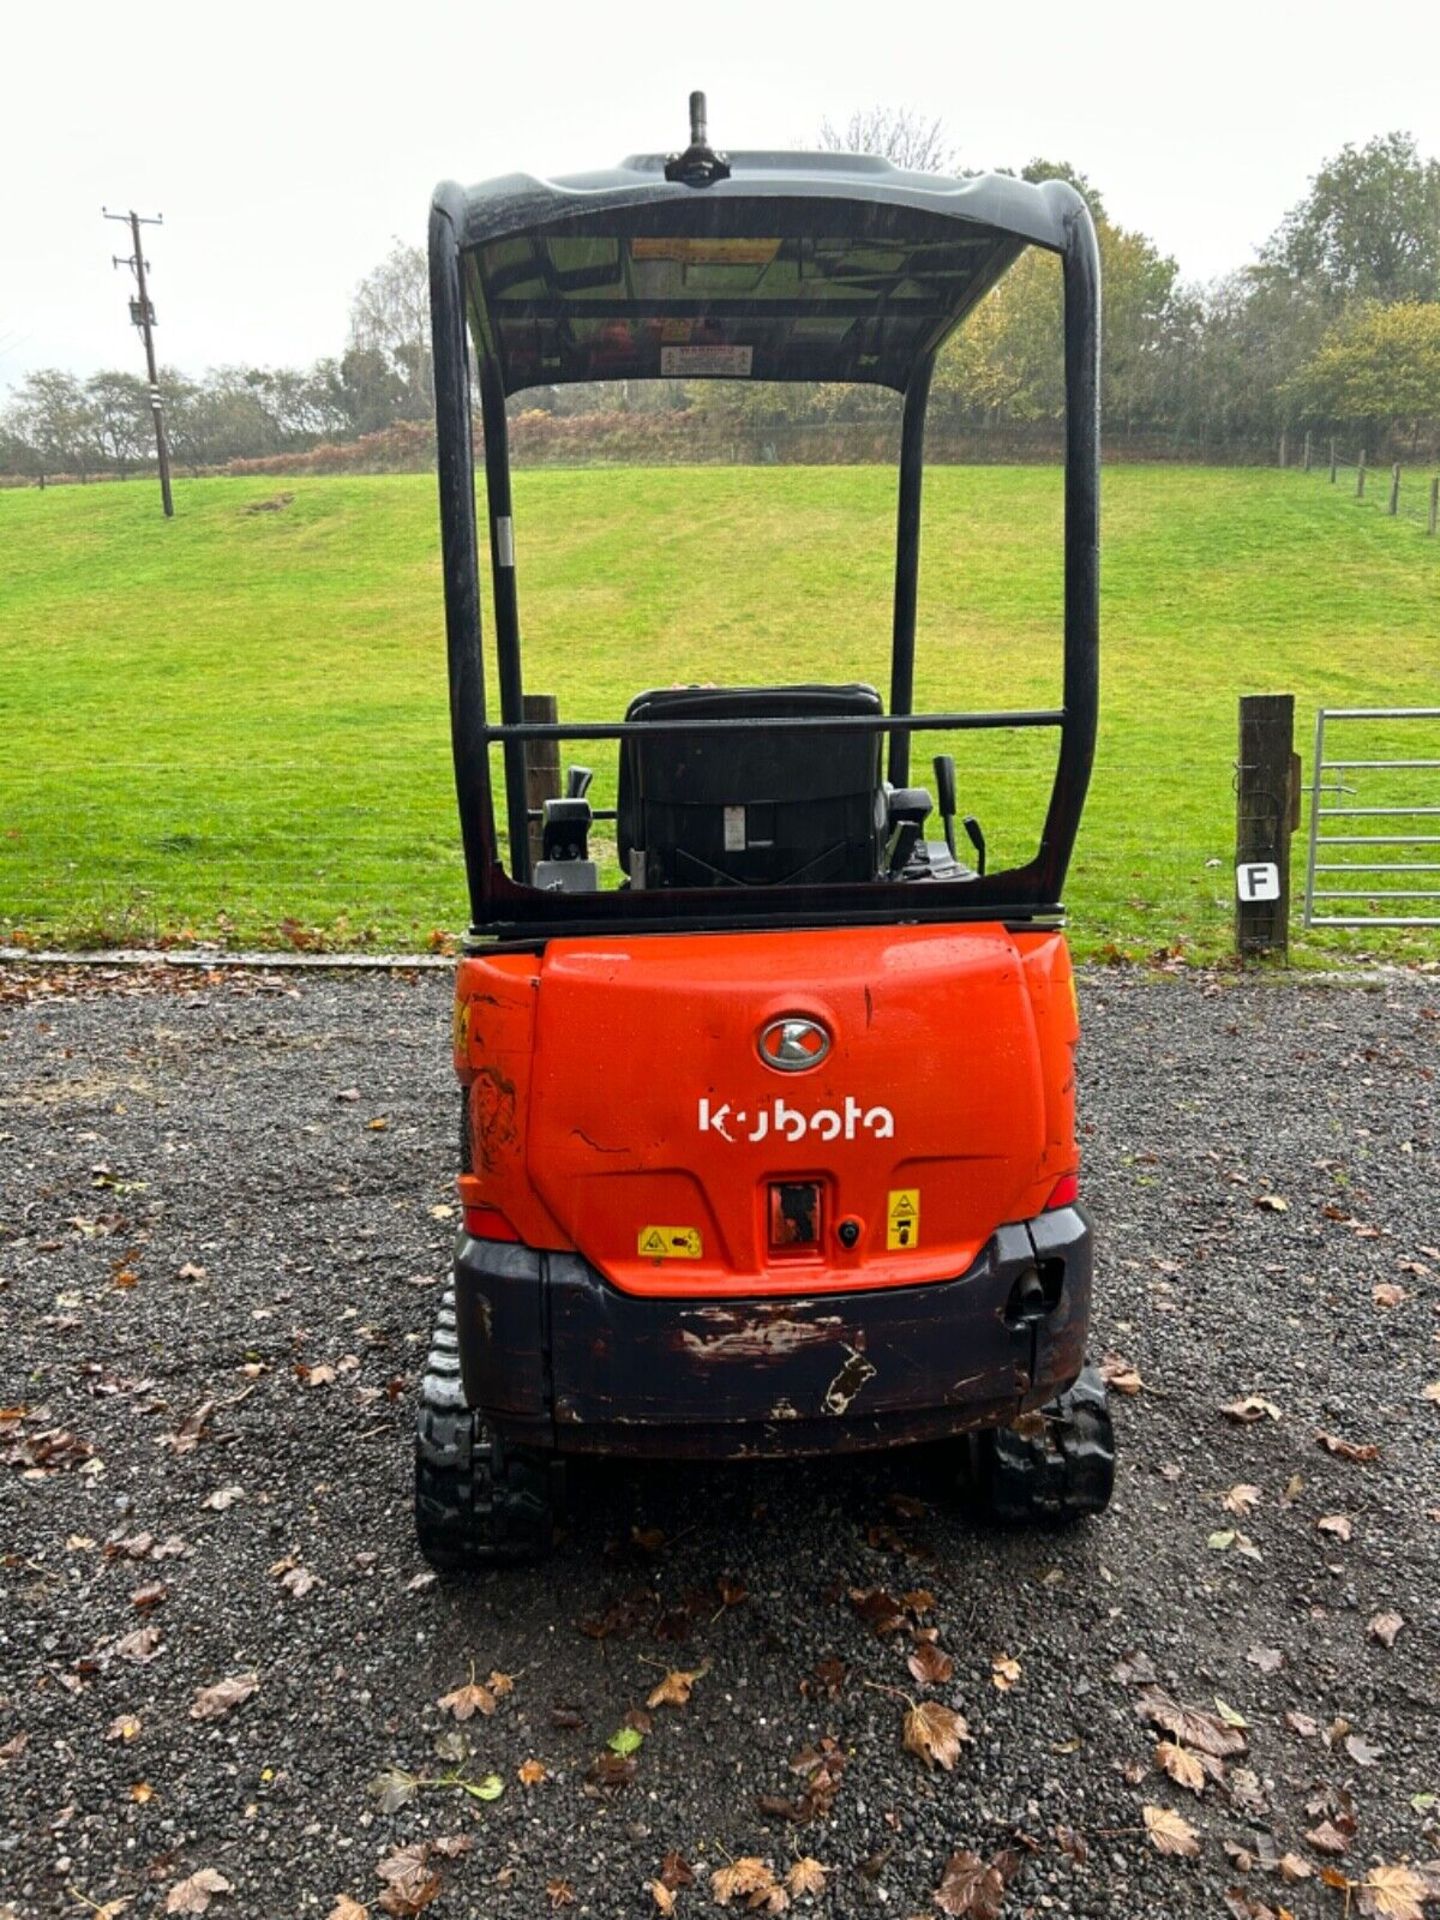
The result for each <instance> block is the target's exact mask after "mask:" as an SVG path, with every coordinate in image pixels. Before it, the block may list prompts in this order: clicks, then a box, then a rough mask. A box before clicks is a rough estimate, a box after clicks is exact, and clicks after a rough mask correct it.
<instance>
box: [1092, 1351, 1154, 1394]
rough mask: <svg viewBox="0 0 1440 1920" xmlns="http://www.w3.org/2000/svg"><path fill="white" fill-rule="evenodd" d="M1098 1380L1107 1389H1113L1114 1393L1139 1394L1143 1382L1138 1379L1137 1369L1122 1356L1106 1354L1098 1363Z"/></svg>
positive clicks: (1138, 1372)
mask: <svg viewBox="0 0 1440 1920" xmlns="http://www.w3.org/2000/svg"><path fill="white" fill-rule="evenodd" d="M1100 1378H1101V1379H1102V1380H1103V1381H1104V1382H1105V1384H1106V1386H1107V1387H1113V1388H1114V1389H1115V1391H1116V1393H1125V1394H1136V1393H1139V1391H1140V1389H1141V1387H1142V1386H1144V1384H1145V1383H1144V1381H1143V1380H1142V1379H1141V1378H1140V1371H1139V1369H1138V1367H1135V1366H1132V1365H1131V1363H1130V1362H1129V1361H1128V1360H1127V1359H1125V1357H1124V1356H1123V1355H1122V1354H1118V1353H1107V1354H1106V1355H1105V1358H1104V1359H1103V1360H1102V1361H1101V1362H1100Z"/></svg>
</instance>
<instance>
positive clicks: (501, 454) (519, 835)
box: [480, 354, 530, 884]
mask: <svg viewBox="0 0 1440 1920" xmlns="http://www.w3.org/2000/svg"><path fill="white" fill-rule="evenodd" d="M480 416H481V420H482V422H483V425H484V432H485V499H486V504H487V506H488V508H489V516H490V578H491V582H492V591H493V593H494V596H495V654H496V659H497V661H498V665H499V675H500V714H501V717H502V719H504V720H505V721H506V722H507V723H508V724H509V725H511V726H515V725H518V724H519V722H520V721H522V720H523V719H524V718H525V696H524V691H523V685H524V675H523V673H522V671H521V663H520V603H519V599H518V597H517V595H516V591H515V519H514V510H513V506H512V502H511V496H510V433H509V427H508V424H507V422H506V418H505V388H504V385H503V384H502V382H501V379H500V370H499V368H498V367H497V366H496V364H495V362H494V360H493V359H492V358H491V357H490V355H489V354H486V355H485V356H484V357H483V358H482V359H481V362H480ZM528 806H529V800H528V796H527V793H526V788H525V748H524V745H523V743H522V742H520V741H518V740H507V741H506V743H505V814H506V818H507V820H508V822H509V827H510V872H511V873H512V874H513V876H514V877H515V879H517V880H519V881H520V882H522V884H523V883H524V882H526V881H528V880H529V878H530V835H529V832H528V830H527V827H526V819H527V809H528Z"/></svg>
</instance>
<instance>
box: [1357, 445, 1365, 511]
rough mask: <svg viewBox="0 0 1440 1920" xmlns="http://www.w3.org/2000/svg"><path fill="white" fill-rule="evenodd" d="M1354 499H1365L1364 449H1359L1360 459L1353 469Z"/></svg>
mask: <svg viewBox="0 0 1440 1920" xmlns="http://www.w3.org/2000/svg"><path fill="white" fill-rule="evenodd" d="M1355 498H1356V499H1357V500H1363V499H1364V498H1365V449H1364V448H1363V447H1361V449H1360V458H1359V460H1358V462H1357V463H1356V467H1355Z"/></svg>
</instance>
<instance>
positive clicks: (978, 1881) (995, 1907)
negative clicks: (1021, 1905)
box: [935, 1847, 1005, 1920]
mask: <svg viewBox="0 0 1440 1920" xmlns="http://www.w3.org/2000/svg"><path fill="white" fill-rule="evenodd" d="M1004 1903H1005V1882H1004V1880H1003V1879H1002V1878H1001V1877H1000V1873H999V1871H998V1869H997V1868H995V1867H994V1866H992V1865H991V1864H990V1862H989V1861H988V1860H982V1859H981V1858H980V1856H979V1855H978V1854H975V1853H971V1852H969V1851H968V1849H966V1848H963V1847H962V1848H961V1850H960V1851H959V1852H958V1853H952V1854H951V1856H950V1858H949V1859H948V1860H947V1861H946V1863H945V1871H944V1874H943V1875H942V1876H941V1880H940V1884H939V1886H938V1887H937V1888H936V1889H935V1904H936V1906H937V1907H939V1909H940V1910H941V1912H942V1913H948V1914H950V1915H951V1916H952V1920H998V1916H999V1913H1000V1910H1001V1908H1002V1906H1003V1905H1004Z"/></svg>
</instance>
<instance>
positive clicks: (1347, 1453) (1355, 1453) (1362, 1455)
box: [1315, 1433, 1380, 1461]
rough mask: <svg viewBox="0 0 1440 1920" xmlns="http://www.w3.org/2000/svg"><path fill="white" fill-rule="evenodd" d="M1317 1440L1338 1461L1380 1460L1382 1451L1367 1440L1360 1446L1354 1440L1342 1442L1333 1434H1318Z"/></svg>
mask: <svg viewBox="0 0 1440 1920" xmlns="http://www.w3.org/2000/svg"><path fill="white" fill-rule="evenodd" d="M1315 1439H1316V1441H1317V1442H1318V1444H1319V1445H1320V1446H1322V1447H1323V1448H1324V1449H1325V1451H1326V1452H1327V1453H1331V1454H1334V1456H1335V1458H1336V1459H1337V1460H1359V1461H1367V1460H1378V1459H1379V1458H1380V1449H1379V1447H1377V1446H1376V1445H1375V1443H1374V1442H1373V1441H1368V1440H1367V1441H1365V1442H1364V1443H1363V1444H1360V1443H1357V1442H1356V1441H1354V1440H1341V1439H1340V1438H1339V1437H1338V1436H1337V1435H1336V1434H1333V1433H1317V1434H1316V1436H1315Z"/></svg>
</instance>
